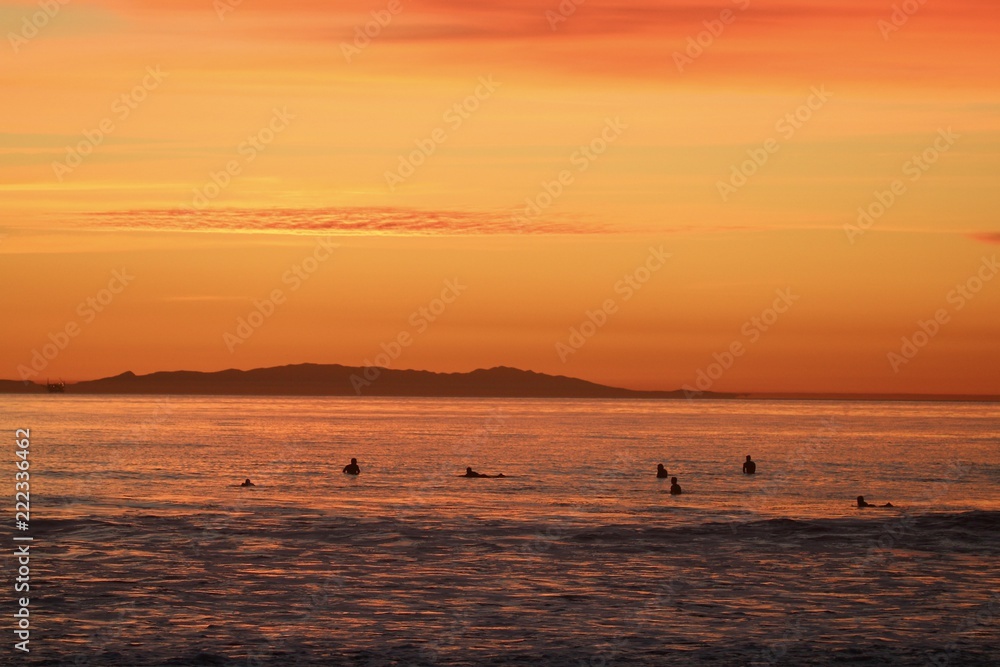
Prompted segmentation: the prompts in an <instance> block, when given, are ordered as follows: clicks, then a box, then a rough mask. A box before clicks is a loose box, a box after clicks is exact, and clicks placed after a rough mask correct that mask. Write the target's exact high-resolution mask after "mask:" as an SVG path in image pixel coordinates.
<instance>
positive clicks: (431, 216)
mask: <svg viewBox="0 0 1000 667" xmlns="http://www.w3.org/2000/svg"><path fill="white" fill-rule="evenodd" d="M70 225H71V226H72V227H73V228H75V229H97V230H120V231H185V232H240V233H263V234H267V233H272V234H342V235H376V236H377V235H384V236H440V235H468V236H480V235H491V234H609V233H621V232H623V231H627V230H623V229H621V228H619V227H615V228H612V227H610V226H608V225H603V224H600V223H596V222H587V221H583V220H580V219H570V218H562V219H560V218H558V217H557V216H552V217H551V219H550V220H547V221H539V222H533V223H531V224H528V225H524V224H519V223H517V222H516V221H514V220H513V219H512V216H511V213H510V211H495V212H473V211H425V210H419V209H409V208H394V207H339V208H308V209H307V208H267V209H245V208H219V209H211V210H205V211H196V212H192V211H188V210H184V209H162V210H131V211H106V212H99V213H85V214H82V215H80V216H78V217H77V218H75V219H73V220H72V221H71V222H70Z"/></svg>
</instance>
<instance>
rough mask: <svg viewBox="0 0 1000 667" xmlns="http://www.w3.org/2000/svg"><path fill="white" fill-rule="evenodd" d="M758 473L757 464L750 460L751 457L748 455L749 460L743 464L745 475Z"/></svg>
mask: <svg viewBox="0 0 1000 667" xmlns="http://www.w3.org/2000/svg"><path fill="white" fill-rule="evenodd" d="M756 472H757V464H756V463H754V462H753V461H751V460H750V455H749V454H747V460H746V462H745V463H744V464H743V474H744V475H753V474H755V473H756Z"/></svg>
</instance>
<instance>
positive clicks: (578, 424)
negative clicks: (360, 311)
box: [0, 395, 1000, 667]
mask: <svg viewBox="0 0 1000 667" xmlns="http://www.w3.org/2000/svg"><path fill="white" fill-rule="evenodd" d="M0 404H2V406H3V411H2V422H3V424H4V428H5V429H6V430H8V431H9V436H10V441H13V439H14V429H16V428H29V429H31V454H30V461H31V469H30V471H31V480H30V481H31V504H32V506H31V510H32V511H31V531H30V532H31V535H33V536H34V538H35V542H34V543H33V546H32V562H31V565H32V575H31V576H32V580H31V598H32V602H31V605H32V611H31V613H32V626H31V627H32V641H31V648H32V650H31V654H30V656H28V657H27V660H25V658H24V656H23V655H22V654H18V655H15V654H14V653H13V652H12V651H10V652H8V649H7V648H5V649H4V652H3V653H2V654H0V655H2V656H3V657H0V664H38V665H42V664H45V665H60V664H66V665H87V664H91V665H134V666H137V667H138V666H145V665H247V666H248V667H249V666H254V665H372V666H375V665H508V664H510V665H514V664H517V665H530V664H539V665H556V666H560V665H573V666H577V665H595V666H596V665H612V664H617V665H673V664H677V665H681V664H717V665H776V664H788V665H802V664H817V665H818V664H866V665H876V664H890V663H892V664H913V665H925V664H926V665H930V664H933V665H946V664H950V665H996V664H1000V405H996V404H959V403H926V404H923V403H922V404H917V403H840V402H779V401H775V402H770V401H719V402H714V401H705V402H691V401H593V400H587V401H583V400H579V401H578V400H486V399H482V400H480V399H464V400H463V399H341V398H270V397H263V398H261V397H254V398H243V397H117V396H108V397H93V396H88V397H80V396H72V395H63V396H57V395H52V396H49V395H45V396H30V397H22V396H4V397H3V398H2V403H0ZM13 449H14V447H13V444H11V446H10V447H8V450H9V451H10V452H11V453H10V454H9V455H8V457H7V458H8V460H9V463H8V473H6V474H8V475H9V476H10V477H9V479H10V480H11V481H13V475H14V472H15V468H14V461H15V460H16V459H14V458H13ZM747 454H751V455H753V458H754V460H755V461H756V462H757V466H758V467H757V473H758V474H757V475H756V476H753V477H747V476H743V475H742V474H741V473H740V466H741V463H742V461H743V459H744V458H745V456H746V455H747ZM351 457H356V458H357V459H358V462H359V464H360V466H361V468H362V474H361V475H360V476H359V477H357V478H354V477H350V476H347V475H343V474H341V472H340V470H341V468H342V467H343V466H344V465H345V464H346V463H348V462H349V460H350V458H351ZM657 463H663V464H664V465H665V466H666V467H667V468H668V470H669V471H670V474H671V475H676V476H677V477H678V478H679V481H680V484H681V485H682V486H683V488H684V491H685V493H684V495H682V496H679V497H674V496H670V495H669V494H668V493H667V490H668V488H669V480H667V481H666V483H664V481H663V480H657V479H656V478H655V470H656V464H657ZM466 466H472V467H473V468H475V469H476V470H478V471H480V472H485V473H491V474H495V473H500V472H502V473H504V474H505V475H507V476H508V477H507V478H505V479H464V478H461V477H460V475H461V474H462V472H463V471H464V470H465V467H466ZM246 477H250V478H251V479H252V480H253V481H254V483H255V484H256V486H255V487H254V488H250V489H244V488H240V487H239V483H240V482H241V481H242V480H243V479H244V478H246ZM857 495H864V496H865V497H866V498H867V499H868V500H869V501H870V502H874V503H878V504H882V503H885V502H890V501H891V502H892V503H893V505H895V506H896V508H895V509H881V508H879V509H866V510H860V509H857V508H856V507H855V506H854V498H855V496H857ZM8 505H10V508H9V511H8V515H9V517H10V520H11V521H13V497H10V498H9V499H8ZM7 539H8V544H12V542H10V538H9V537H8V538H7ZM4 552H5V553H7V554H10V553H12V552H13V548H10V549H4ZM3 562H4V577H5V586H6V588H5V590H7V591H8V594H7V600H8V601H10V600H12V599H13V597H14V593H13V592H12V589H13V578H14V577H15V576H16V574H15V570H16V565H15V561H14V559H13V558H12V557H11V556H10V555H8V556H6V557H5V558H4V561H3ZM5 605H6V607H7V608H8V609H10V608H13V605H12V604H7V603H5ZM9 618H10V616H9V615H8V619H9ZM7 625H8V626H10V625H11V623H9V622H8V623H7ZM8 636H10V635H8ZM10 641H11V644H13V640H12V639H11V640H10ZM3 660H9V662H3Z"/></svg>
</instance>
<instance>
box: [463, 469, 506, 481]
mask: <svg viewBox="0 0 1000 667" xmlns="http://www.w3.org/2000/svg"><path fill="white" fill-rule="evenodd" d="M462 477H484V478H489V477H498V478H499V477H506V475H504V474H503V473H500V474H499V475H484V474H483V473H481V472H476V471H475V470H473V469H472V468H471V467H469V468H466V469H465V474H464V475H462Z"/></svg>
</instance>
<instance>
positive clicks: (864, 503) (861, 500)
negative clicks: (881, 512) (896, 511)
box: [858, 496, 895, 507]
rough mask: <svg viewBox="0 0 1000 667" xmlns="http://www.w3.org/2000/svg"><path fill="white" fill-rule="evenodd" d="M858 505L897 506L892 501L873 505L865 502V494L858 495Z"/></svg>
mask: <svg viewBox="0 0 1000 667" xmlns="http://www.w3.org/2000/svg"><path fill="white" fill-rule="evenodd" d="M858 507H895V505H893V504H892V503H886V504H885V505H872V504H871V503H866V502H865V497H864V496H858Z"/></svg>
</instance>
